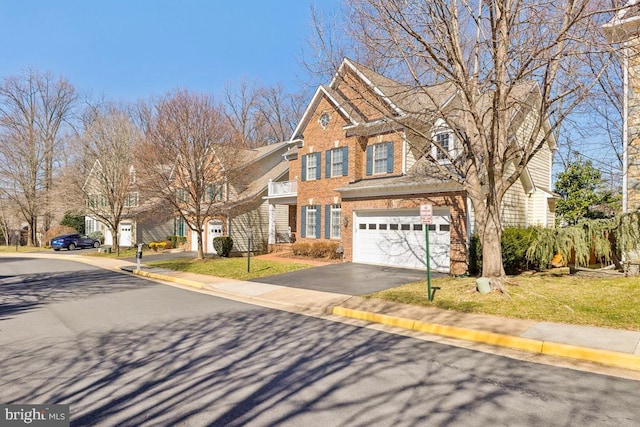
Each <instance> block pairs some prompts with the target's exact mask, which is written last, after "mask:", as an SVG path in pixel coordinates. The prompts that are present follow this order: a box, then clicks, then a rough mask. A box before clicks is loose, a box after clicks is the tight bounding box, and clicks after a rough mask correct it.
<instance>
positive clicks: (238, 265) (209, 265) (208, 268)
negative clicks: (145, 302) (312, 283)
mask: <svg viewBox="0 0 640 427" xmlns="http://www.w3.org/2000/svg"><path fill="white" fill-rule="evenodd" d="M145 264H146V265H150V266H154V267H162V268H168V269H171V270H178V271H186V272H190V273H198V274H207V275H210V276H216V277H226V278H228V279H238V280H249V279H255V278H257V277H265V276H273V275H276V274H282V273H288V272H290V271H295V270H300V269H303V268H309V267H311V266H310V265H307V264H297V263H292V262H283V261H271V260H263V259H258V258H256V259H254V258H252V259H251V268H250V270H251V271H250V272H247V258H209V259H204V260H195V259H193V258H176V259H172V260H166V261H154V262H147V263H145Z"/></svg>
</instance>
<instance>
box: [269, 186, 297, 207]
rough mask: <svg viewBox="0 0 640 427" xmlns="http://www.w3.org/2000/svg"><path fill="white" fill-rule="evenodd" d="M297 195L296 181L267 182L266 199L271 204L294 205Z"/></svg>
mask: <svg viewBox="0 0 640 427" xmlns="http://www.w3.org/2000/svg"><path fill="white" fill-rule="evenodd" d="M297 195H298V181H281V182H269V189H268V194H267V197H266V198H267V199H269V200H270V202H271V203H282V204H295V203H296V198H297Z"/></svg>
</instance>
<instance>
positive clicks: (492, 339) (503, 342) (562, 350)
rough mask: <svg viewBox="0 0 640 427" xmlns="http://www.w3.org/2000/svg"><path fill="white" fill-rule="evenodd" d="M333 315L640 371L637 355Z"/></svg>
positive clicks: (340, 310)
mask: <svg viewBox="0 0 640 427" xmlns="http://www.w3.org/2000/svg"><path fill="white" fill-rule="evenodd" d="M332 313H333V314H334V315H336V316H342V317H350V318H352V319H358V320H364V321H368V322H372V323H380V324H383V325H387V326H395V327H398V328H403V329H409V330H413V331H417V332H424V333H429V334H434V335H441V336H445V337H449V338H456V339H460V340H465V341H474V342H479V343H483V344H490V345H495V346H499V347H507V348H512V349H515V350H521V351H527V352H530V353H540V354H545V355H549V356H557V357H565V358H571V359H578V360H584V361H588V362H595V363H600V364H602V365H607V366H614V367H618V368H624V369H632V370H636V371H640V356H639V355H635V354H629V353H621V352H616V351H609V350H600V349H593V348H586V347H579V346H575V345H569V344H560V343H555V342H550V341H540V340H534V339H530V338H522V337H516V336H510V335H502V334H497V333H494V332H485V331H478V330H475V329H466V328H459V327H456V326H448V325H440V324H436V323H428V322H422V321H419V320H413V319H406V318H401V317H395V316H388V315H386V314H379V313H371V312H367V311H360V310H354V309H351V308H345V307H339V306H338V307H334V308H333V311H332Z"/></svg>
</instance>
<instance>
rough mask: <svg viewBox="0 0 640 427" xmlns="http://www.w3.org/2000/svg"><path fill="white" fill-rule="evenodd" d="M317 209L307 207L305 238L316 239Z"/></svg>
mask: <svg viewBox="0 0 640 427" xmlns="http://www.w3.org/2000/svg"><path fill="white" fill-rule="evenodd" d="M317 212H318V208H317V207H316V206H307V215H306V216H307V218H306V220H307V221H306V222H307V227H306V236H307V237H316V235H317V231H318V223H317V221H316V219H317Z"/></svg>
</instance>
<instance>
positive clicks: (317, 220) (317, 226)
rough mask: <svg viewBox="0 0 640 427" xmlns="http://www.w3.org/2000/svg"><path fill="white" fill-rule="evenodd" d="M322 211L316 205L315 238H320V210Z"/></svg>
mask: <svg viewBox="0 0 640 427" xmlns="http://www.w3.org/2000/svg"><path fill="white" fill-rule="evenodd" d="M321 211H322V209H320V206H316V239H319V238H320V221H321V218H320V212H321Z"/></svg>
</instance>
